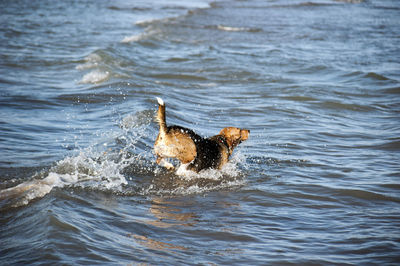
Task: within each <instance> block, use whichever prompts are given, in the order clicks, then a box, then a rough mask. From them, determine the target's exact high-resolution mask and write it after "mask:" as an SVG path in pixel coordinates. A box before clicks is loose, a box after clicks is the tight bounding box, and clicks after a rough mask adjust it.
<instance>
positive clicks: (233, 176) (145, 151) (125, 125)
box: [0, 110, 246, 209]
mask: <svg viewBox="0 0 400 266" xmlns="http://www.w3.org/2000/svg"><path fill="white" fill-rule="evenodd" d="M153 116H154V111H153V110H144V111H140V112H137V113H135V114H129V115H126V116H125V117H123V118H122V119H121V121H120V122H119V129H120V130H118V131H115V130H112V131H111V132H108V133H104V134H102V135H100V136H99V138H100V139H98V140H97V141H95V142H94V143H93V144H91V145H89V147H87V148H85V149H82V150H80V151H79V153H78V154H76V155H74V156H67V157H65V158H64V159H62V160H60V161H58V162H57V163H55V165H54V166H53V167H51V168H50V169H49V170H46V171H43V172H42V173H39V174H36V175H34V176H32V177H31V178H30V179H29V180H28V181H25V182H23V183H21V184H19V185H17V186H14V187H11V188H7V189H4V190H1V191H0V209H4V208H8V207H19V206H24V205H27V204H28V203H29V202H31V201H32V200H34V199H38V198H42V197H44V196H45V195H47V194H48V193H50V192H51V191H52V190H53V189H54V188H62V189H67V188H68V189H70V188H72V189H73V188H83V189H86V188H88V189H95V190H99V191H111V192H112V193H117V194H120V195H138V194H139V195H144V196H148V195H187V194H199V193H204V192H208V191H214V190H219V189H224V188H232V187H238V186H242V185H244V183H245V181H244V174H243V172H242V171H241V170H240V169H239V168H238V165H239V164H241V165H242V164H243V165H245V160H246V158H245V157H244V156H243V155H242V154H241V153H240V151H237V152H236V153H235V154H234V156H233V157H232V159H231V161H230V162H229V163H227V164H226V165H225V166H224V167H223V168H222V169H221V170H216V169H206V170H203V171H201V172H200V173H195V172H192V171H188V170H185V167H184V166H182V167H180V168H179V169H178V170H177V171H176V172H169V171H167V170H165V169H164V168H162V167H160V166H158V165H156V164H155V157H154V155H153V152H152V143H153V138H155V136H153V135H154V134H155V132H153V131H154V130H153V129H152V128H151V126H150V124H151V122H152V118H153Z"/></svg>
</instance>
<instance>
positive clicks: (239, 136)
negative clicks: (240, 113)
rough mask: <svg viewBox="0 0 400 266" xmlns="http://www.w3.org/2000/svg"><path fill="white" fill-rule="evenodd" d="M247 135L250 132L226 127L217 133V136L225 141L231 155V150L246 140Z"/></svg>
mask: <svg viewBox="0 0 400 266" xmlns="http://www.w3.org/2000/svg"><path fill="white" fill-rule="evenodd" d="M249 134H250V130H248V129H241V128H237V127H226V128H224V129H222V130H221V132H219V135H221V136H223V137H224V138H225V139H226V143H227V144H228V146H229V151H230V153H232V151H233V149H234V148H235V147H236V146H237V145H239V144H240V143H241V142H242V141H244V140H246V139H248V138H249Z"/></svg>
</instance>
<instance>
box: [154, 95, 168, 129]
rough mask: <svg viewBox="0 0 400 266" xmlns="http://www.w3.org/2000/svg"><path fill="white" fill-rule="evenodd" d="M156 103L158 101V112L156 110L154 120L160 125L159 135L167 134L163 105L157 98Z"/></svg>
mask: <svg viewBox="0 0 400 266" xmlns="http://www.w3.org/2000/svg"><path fill="white" fill-rule="evenodd" d="M157 101H158V110H157V116H156V120H157V122H158V124H159V125H160V133H166V132H167V121H166V118H165V104H164V101H163V100H162V99H161V98H158V97H157Z"/></svg>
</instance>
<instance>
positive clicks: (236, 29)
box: [216, 25, 262, 32]
mask: <svg viewBox="0 0 400 266" xmlns="http://www.w3.org/2000/svg"><path fill="white" fill-rule="evenodd" d="M216 28H217V29H219V30H222V31H232V32H260V31H262V30H261V29H259V28H247V27H231V26H224V25H218V26H217V27H216Z"/></svg>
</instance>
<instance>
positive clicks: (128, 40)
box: [121, 34, 144, 43]
mask: <svg viewBox="0 0 400 266" xmlns="http://www.w3.org/2000/svg"><path fill="white" fill-rule="evenodd" d="M143 36H144V34H135V35H132V36H126V37H124V38H123V39H122V41H121V43H131V42H138V41H140V40H141V39H143Z"/></svg>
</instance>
